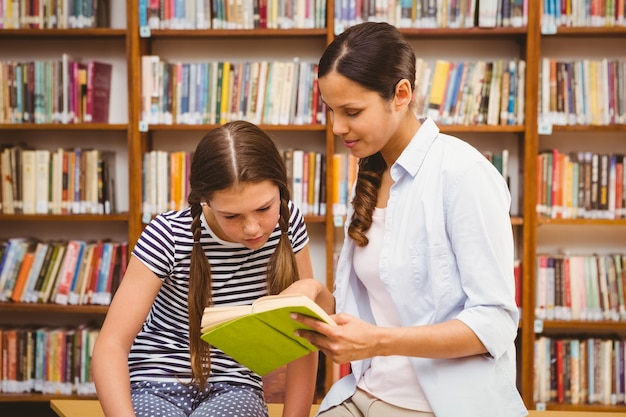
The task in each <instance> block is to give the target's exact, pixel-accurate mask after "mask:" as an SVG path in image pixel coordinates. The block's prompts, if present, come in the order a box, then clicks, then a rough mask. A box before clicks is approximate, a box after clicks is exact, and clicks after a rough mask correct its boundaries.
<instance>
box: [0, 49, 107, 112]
mask: <svg viewBox="0 0 626 417" xmlns="http://www.w3.org/2000/svg"><path fill="white" fill-rule="evenodd" d="M112 70H113V66H112V65H111V64H109V63H106V62H99V61H95V60H88V61H86V62H81V61H80V60H79V59H76V58H74V57H72V56H71V55H69V54H66V53H64V54H63V55H62V57H61V59H60V60H54V61H48V60H45V61H44V60H35V61H28V62H17V61H0V123H108V122H109V107H110V97H111V75H112Z"/></svg>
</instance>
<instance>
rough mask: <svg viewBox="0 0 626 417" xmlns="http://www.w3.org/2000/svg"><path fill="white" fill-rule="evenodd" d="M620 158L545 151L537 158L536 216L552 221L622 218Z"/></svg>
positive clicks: (624, 190) (625, 181) (625, 208)
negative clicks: (551, 219)
mask: <svg viewBox="0 0 626 417" xmlns="http://www.w3.org/2000/svg"><path fill="white" fill-rule="evenodd" d="M625 163H626V160H625V159H624V155H622V154H609V153H598V152H591V151H582V152H569V153H563V152H559V150H558V149H556V148H555V149H549V150H546V151H543V152H540V153H539V155H538V156H537V182H538V185H537V213H538V215H539V216H541V217H548V218H553V219H583V218H585V219H623V218H626V170H624V164H625Z"/></svg>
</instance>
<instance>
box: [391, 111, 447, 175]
mask: <svg viewBox="0 0 626 417" xmlns="http://www.w3.org/2000/svg"><path fill="white" fill-rule="evenodd" d="M420 122H421V123H422V125H421V126H420V128H419V129H418V130H417V132H416V133H415V136H413V139H411V142H409V144H408V145H407V147H406V148H405V149H404V151H402V153H401V154H400V156H399V157H398V159H397V160H396V162H395V164H394V165H398V166H401V167H402V168H403V169H404V170H405V171H406V172H408V173H409V174H410V175H411V176H413V177H415V175H417V172H418V171H419V169H420V167H421V166H422V163H423V162H424V159H425V158H426V154H427V153H428V150H429V149H430V147H431V145H432V144H433V143H434V142H435V139H437V137H438V136H439V127H437V125H436V124H435V122H434V121H433V120H432V119H430V118H423V119H420Z"/></svg>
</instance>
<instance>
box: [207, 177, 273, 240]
mask: <svg viewBox="0 0 626 417" xmlns="http://www.w3.org/2000/svg"><path fill="white" fill-rule="evenodd" d="M205 215H206V217H207V219H208V221H209V224H210V225H211V228H212V229H213V231H214V232H215V233H217V235H218V236H219V237H220V238H222V239H224V240H228V241H231V242H236V243H240V244H242V245H243V246H245V247H247V248H249V249H258V248H260V247H262V246H263V245H264V244H265V243H266V242H267V240H268V239H269V237H270V234H271V233H272V232H273V231H274V228H275V227H276V224H277V223H278V218H279V215H280V191H279V189H278V186H276V185H275V184H274V183H273V182H271V181H269V180H268V181H263V182H259V183H243V184H240V185H237V186H235V187H232V188H228V189H226V190H221V191H217V192H215V193H213V197H212V198H211V200H210V201H209V202H208V207H205ZM216 226H217V227H216Z"/></svg>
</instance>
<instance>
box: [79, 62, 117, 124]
mask: <svg viewBox="0 0 626 417" xmlns="http://www.w3.org/2000/svg"><path fill="white" fill-rule="evenodd" d="M112 72H113V66H112V65H111V64H109V63H105V62H98V61H93V60H91V61H88V62H87V72H86V74H87V97H86V111H85V115H84V116H85V117H84V119H85V122H88V123H108V122H109V107H110V106H109V103H110V101H111V74H112Z"/></svg>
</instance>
